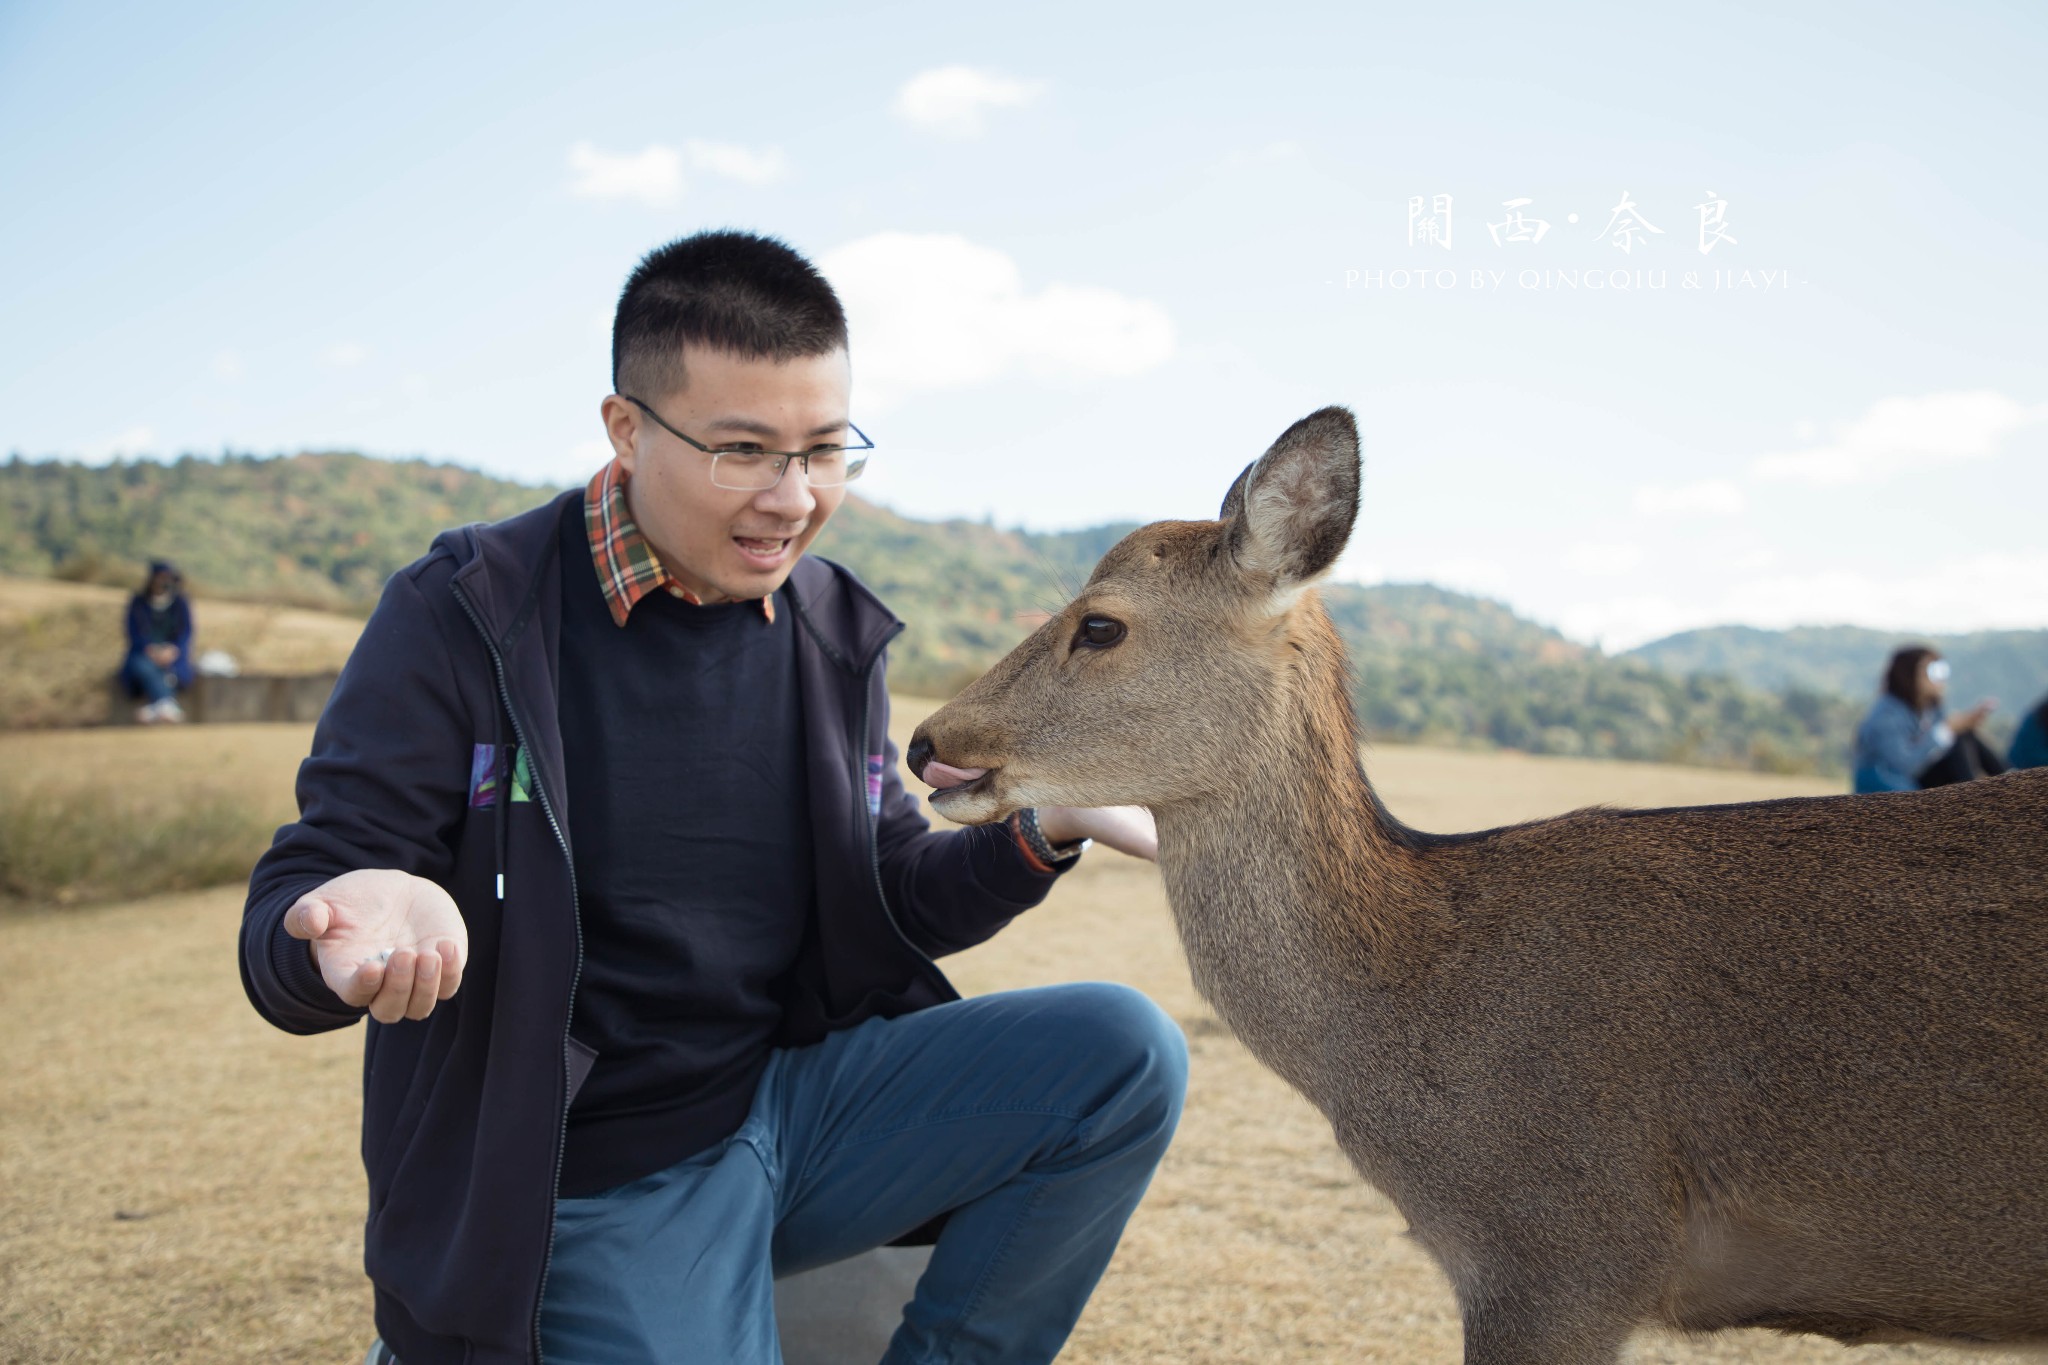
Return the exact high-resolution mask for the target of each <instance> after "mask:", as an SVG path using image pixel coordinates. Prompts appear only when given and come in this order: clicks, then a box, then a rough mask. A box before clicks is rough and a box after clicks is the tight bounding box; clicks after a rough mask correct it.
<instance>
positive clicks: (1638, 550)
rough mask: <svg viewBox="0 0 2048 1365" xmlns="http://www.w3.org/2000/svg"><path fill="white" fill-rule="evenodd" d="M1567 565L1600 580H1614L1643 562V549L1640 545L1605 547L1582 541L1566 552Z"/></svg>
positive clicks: (1593, 542)
mask: <svg viewBox="0 0 2048 1365" xmlns="http://www.w3.org/2000/svg"><path fill="white" fill-rule="evenodd" d="M1564 558H1565V563H1567V564H1569V565H1571V566H1572V567H1573V568H1574V569H1577V570H1578V571H1579V572H1580V573H1583V574H1592V575H1593V576H1595V577H1598V578H1612V577H1614V576H1615V575H1617V574H1625V573H1627V572H1628V571H1629V570H1630V569H1633V568H1635V567H1636V566H1637V565H1638V564H1640V563H1642V562H1643V547H1642V546H1640V545H1603V544H1600V543H1597V542H1595V541H1590V540H1582V541H1580V542H1579V543H1578V544H1576V545H1574V546H1572V547H1571V549H1569V550H1567V551H1565V556H1564Z"/></svg>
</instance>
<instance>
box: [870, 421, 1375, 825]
mask: <svg viewBox="0 0 2048 1365" xmlns="http://www.w3.org/2000/svg"><path fill="white" fill-rule="evenodd" d="M1358 481H1359V463H1358V427H1357V424H1356V423H1355V422H1354V421H1353V420H1352V417H1351V414H1350V412H1349V411H1347V410H1346V409H1344V408H1336V407H1331V408H1324V409H1322V410H1321V411H1320V412H1315V413H1311V414H1310V415H1309V416H1307V417H1304V418H1302V419H1301V420H1300V421H1299V422H1296V423H1295V424H1294V425H1293V426H1291V427H1289V428H1288V429H1287V430H1286V431H1285V432H1283V433H1281V435H1280V439H1279V440H1277V441H1275V442H1274V443H1273V445H1272V448H1271V449H1269V450H1268V451H1267V452H1266V453H1265V454H1264V455H1262V456H1260V457H1259V459H1258V460H1256V461H1255V462H1254V463H1252V464H1251V465H1249V466H1248V467H1246V469H1245V471H1244V473H1242V474H1240V475H1238V476H1237V482H1236V483H1234V484H1232V485H1231V487H1230V492H1229V494H1228V496H1226V497H1225V498H1224V500H1223V510H1222V512H1221V513H1220V515H1219V517H1218V519H1217V520H1215V521H1161V522H1154V523H1153V524H1152V525H1150V526H1143V527H1140V528H1139V529H1138V530H1135V531H1133V532H1131V534H1130V535H1128V536H1126V537H1124V538H1123V540H1121V541H1119V542H1118V543H1117V545H1116V546H1115V548H1113V549H1111V550H1110V552H1109V553H1108V554H1106V555H1104V556H1103V557H1102V562H1101V563H1099V564H1098V565H1096V567H1095V572H1094V573H1093V574H1092V575H1091V576H1090V577H1089V579H1088V583H1087V586H1085V587H1084V588H1082V590H1081V594H1080V596H1078V597H1076V598H1075V599H1074V600H1073V601H1072V602H1070V603H1069V604H1068V605H1067V607H1066V609H1065V610H1063V611H1061V612H1060V613H1059V614H1058V615H1057V616H1054V617H1053V618H1052V619H1051V620H1049V621H1047V622H1046V623H1045V624H1044V625H1043V626H1041V627H1039V629H1038V630H1037V631H1036V632H1035V633H1033V634H1032V636H1031V637H1030V638H1029V639H1027V640H1025V641H1024V642H1023V643H1022V644H1020V645H1018V646H1017V647H1016V648H1015V649H1014V650H1012V651H1010V653H1009V654H1008V655H1007V656H1006V657H1005V658H1004V659H1003V660H1002V661H1001V662H1000V663H998V664H996V666H995V667H993V668H991V669H990V670H989V671H988V672H987V673H985V674H983V675H982V676H981V677H980V678H978V679H976V680H975V681H974V682H973V683H972V684H971V685H969V686H968V688H967V689H966V690H965V691H964V692H962V693H961V694H960V695H959V696H957V697H955V698H954V699H953V700H952V701H950V702H948V703H947V704H946V705H945V706H943V707H941V708H940V709H939V710H938V711H937V712H935V713H934V714H933V715H932V716H931V718H930V719H928V720H927V721H925V723H924V724H923V725H920V726H919V727H918V729H917V733H916V734H915V735H913V736H912V737H911V744H910V751H909V754H908V760H909V763H910V767H911V770H912V771H913V772H916V773H918V774H919V775H920V776H921V777H923V778H924V779H925V780H926V781H927V782H930V783H931V784H932V785H933V786H936V787H940V788H944V789H945V790H941V791H940V792H938V793H936V794H935V795H934V796H933V797H932V804H933V805H934V806H935V807H936V808H937V809H938V810H939V811H940V812H941V813H942V814H944V815H946V816H947V817H948V818H950V819H953V820H959V821H963V822H965V823H969V824H975V823H981V822H984V821H989V820H997V819H1001V818H1003V817H1004V816H1006V815H1008V814H1009V813H1010V812H1011V811H1013V810H1016V809H1018V808H1020V807H1023V806H1052V805H1065V806H1112V805H1147V806H1155V807H1156V806H1161V805H1168V804H1171V803H1173V802H1177V801H1183V800H1188V799H1191V798H1194V797H1198V796H1202V795H1204V794H1206V793H1209V792H1213V791H1217V790H1220V789H1221V788H1222V787H1223V786H1224V785H1225V784H1226V783H1228V782H1231V781H1233V780H1235V778H1234V774H1235V773H1237V772H1238V771H1239V770H1240V769H1241V766H1242V763H1241V761H1242V758H1243V756H1244V749H1245V736H1246V734H1247V730H1248V726H1255V725H1256V723H1257V722H1258V721H1259V720H1260V719H1261V718H1263V717H1266V716H1268V715H1270V714H1272V710H1273V702H1274V698H1275V696H1276V695H1277V692H1278V689H1279V688H1280V687H1281V686H1283V685H1284V683H1283V680H1284V678H1286V677H1287V676H1288V674H1289V673H1290V671H1291V669H1292V668H1293V666H1294V663H1293V659H1292V657H1291V656H1293V655H1294V653H1295V651H1296V650H1297V649H1298V647H1299V641H1298V640H1297V639H1296V638H1294V636H1295V632H1294V630H1293V628H1292V624H1291V622H1292V617H1293V615H1294V609H1295V607H1296V604H1297V600H1298V599H1299V597H1300V595H1301V592H1302V589H1303V588H1304V587H1306V586H1307V584H1308V583H1309V582H1310V581H1312V580H1313V579H1314V578H1316V577H1317V576H1318V575H1320V574H1321V573H1323V572H1324V571H1325V570H1327V569H1328V568H1329V567H1330V565H1331V564H1332V563H1334V562H1335V561H1336V559H1337V555H1338V554H1339V553H1340V552H1341V551H1342V550H1343V548H1344V543H1345V541H1346V540H1348V539H1349V538H1350V535H1351V524H1352V522H1353V520H1355V519H1356V517H1357V514H1358Z"/></svg>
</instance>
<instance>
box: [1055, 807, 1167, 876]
mask: <svg viewBox="0 0 2048 1365" xmlns="http://www.w3.org/2000/svg"><path fill="white" fill-rule="evenodd" d="M1038 832H1039V833H1040V834H1043V835H1044V836H1045V840H1046V842H1047V843H1049V844H1071V843H1073V842H1074V841H1075V840H1076V839H1093V840H1094V841H1095V842H1096V843H1098V844H1106V845H1108V846H1109V847H1111V848H1113V849H1115V850H1116V851H1117V852H1119V853H1128V854H1130V855H1131V856H1132V857H1133V858H1143V859H1145V860H1146V861H1147V862H1154V863H1156V862H1158V861H1159V827H1158V826H1157V825H1155V824H1153V823H1152V812H1151V811H1149V810H1146V809H1145V808H1144V807H1143V806H1094V807H1091V806H1040V807H1039V808H1038Z"/></svg>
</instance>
